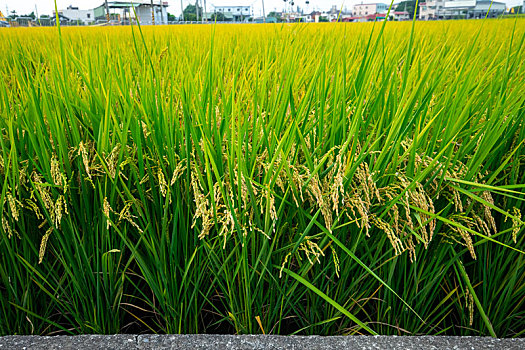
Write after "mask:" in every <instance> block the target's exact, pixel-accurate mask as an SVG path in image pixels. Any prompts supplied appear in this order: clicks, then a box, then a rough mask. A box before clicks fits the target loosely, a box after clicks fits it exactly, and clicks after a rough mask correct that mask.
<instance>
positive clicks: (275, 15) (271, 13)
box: [267, 11, 283, 22]
mask: <svg viewBox="0 0 525 350" xmlns="http://www.w3.org/2000/svg"><path fill="white" fill-rule="evenodd" d="M267 17H273V18H275V19H276V20H277V22H282V21H283V18H282V16H281V13H280V12H275V11H272V12H270V13H269V14H268V16H267Z"/></svg>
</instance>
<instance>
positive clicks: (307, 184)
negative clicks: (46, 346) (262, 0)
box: [0, 18, 525, 337]
mask: <svg viewBox="0 0 525 350" xmlns="http://www.w3.org/2000/svg"><path fill="white" fill-rule="evenodd" d="M524 40H525V19H522V18H519V19H505V20H485V21H483V20H481V21H474V20H472V21H436V22H424V23H422V22H417V23H414V24H413V23H383V22H377V23H360V24H297V25H286V24H284V25H281V24H274V25H217V26H213V25H208V26H206V25H195V26H193V25H188V26H170V27H142V28H139V27H124V28H100V27H98V28H61V29H58V28H50V29H34V28H33V29H31V28H29V29H15V28H11V29H3V30H0V52H1V53H2V54H1V55H0V67H2V69H1V70H0V189H1V190H0V217H1V225H0V335H6V334H46V335H47V334H78V333H84V334H86V333H106V334H107V333H130V332H134V333H143V332H146V333H154V332H159V333H235V334H246V333H266V334H306V335H307V334H321V335H351V334H395V335H415V334H448V335H488V336H490V335H492V336H498V337H519V336H523V335H524V334H525V256H524V251H525V235H524V234H523V230H524V229H523V227H524V219H523V215H522V214H523V212H524V209H525V206H524V200H525V196H524V189H525V145H524V143H525V124H524V120H525V54H524V44H523V42H524Z"/></svg>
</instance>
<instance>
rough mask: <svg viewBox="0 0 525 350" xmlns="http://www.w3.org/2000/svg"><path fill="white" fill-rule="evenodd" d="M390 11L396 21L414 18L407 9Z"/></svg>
mask: <svg viewBox="0 0 525 350" xmlns="http://www.w3.org/2000/svg"><path fill="white" fill-rule="evenodd" d="M390 13H391V15H392V18H393V19H394V20H395V21H409V20H411V19H412V18H410V13H408V12H407V11H394V12H390Z"/></svg>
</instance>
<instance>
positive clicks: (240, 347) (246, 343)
mask: <svg viewBox="0 0 525 350" xmlns="http://www.w3.org/2000/svg"><path fill="white" fill-rule="evenodd" d="M11 349H13V350H69V349H74V350H84V349H86V350H88V349H89V350H91V349H104V350H153V349H155V350H156V349H165V350H190V349H191V350H201V349H202V350H203V349H219V350H249V349H250V350H251V349H256V350H270V349H271V350H273V349H294V350H336V349H337V350H339V349H349V350H354V349H356V350H357V349H363V350H416V349H424V350H442V349H443V350H445V349H451V350H478V349H479V350H482V349H493V350H500V349H502V350H521V349H525V339H493V338H485V337H441V336H438V337H431V336H424V337H391V336H351V337H319V336H312V337H296V336H290V337H284V336H260V335H257V336H252V335H244V336H233V335H110V336H103V335H81V336H74V337H68V336H57V337H39V336H6V337H0V350H11Z"/></svg>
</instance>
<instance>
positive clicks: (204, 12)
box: [202, 0, 208, 22]
mask: <svg viewBox="0 0 525 350" xmlns="http://www.w3.org/2000/svg"><path fill="white" fill-rule="evenodd" d="M202 21H203V22H204V21H206V22H208V18H207V17H206V0H204V11H203V12H202Z"/></svg>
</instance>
